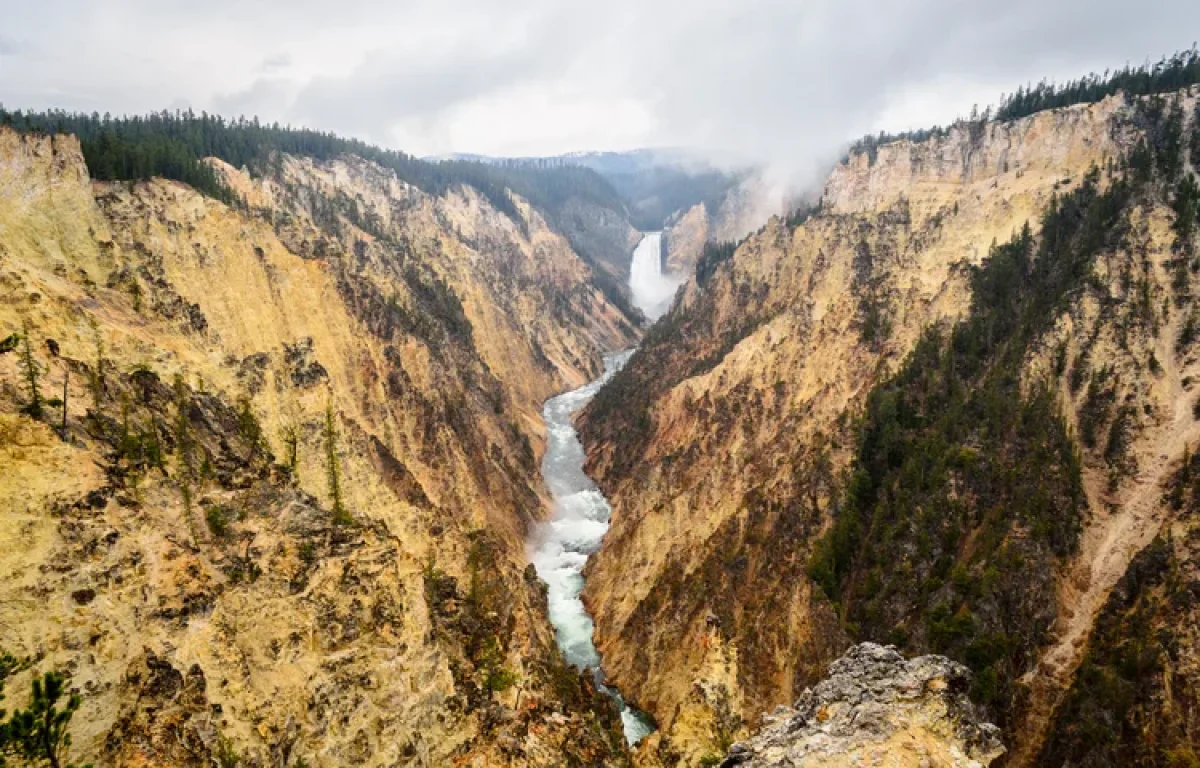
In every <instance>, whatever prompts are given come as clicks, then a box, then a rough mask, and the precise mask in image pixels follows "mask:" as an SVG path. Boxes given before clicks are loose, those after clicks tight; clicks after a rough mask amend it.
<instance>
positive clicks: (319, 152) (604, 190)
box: [0, 106, 624, 223]
mask: <svg viewBox="0 0 1200 768" xmlns="http://www.w3.org/2000/svg"><path fill="white" fill-rule="evenodd" d="M0 125H7V126H10V127H12V128H13V129H15V130H17V131H19V132H21V133H31V134H56V133H68V134H74V135H75V136H76V137H78V138H79V141H80V144H81V145H82V149H83V155H84V159H85V161H86V162H87V166H88V170H89V172H90V173H91V175H92V177H93V178H95V179H100V180H104V181H116V180H135V179H144V178H150V177H153V176H160V177H163V178H167V179H173V180H175V181H181V182H183V183H185V184H188V185H190V186H192V187H194V188H195V189H196V190H197V191H199V192H201V193H203V194H206V195H209V196H210V197H214V198H217V199H219V200H223V201H225V202H228V203H235V202H237V196H236V194H235V193H234V192H233V191H232V190H230V189H229V188H228V187H226V186H225V185H224V184H222V183H221V181H220V178H219V177H218V175H217V174H216V173H214V172H213V170H212V168H211V167H209V166H208V164H207V163H205V162H204V158H207V157H217V158H220V159H221V160H224V161H225V162H227V163H229V164H230V165H232V166H234V167H236V168H246V169H247V170H248V171H250V173H251V174H253V175H256V176H266V175H270V174H272V173H276V172H278V170H279V168H280V163H281V161H282V155H284V154H289V155H295V156H300V157H310V158H312V159H314V160H318V161H327V160H332V159H334V158H336V157H339V156H342V155H348V154H350V155H358V156H359V157H361V158H363V159H365V160H369V161H371V162H374V163H376V164H378V165H380V166H383V167H385V168H388V169H390V170H392V171H395V173H396V175H397V176H398V177H399V178H400V179H402V180H403V181H406V182H408V183H409V184H412V185H413V186H415V187H417V188H418V189H420V190H422V191H423V192H426V193H428V194H431V195H439V196H440V195H444V194H445V193H446V192H447V191H449V190H450V189H452V188H454V187H456V186H458V185H460V184H465V185H467V186H471V187H474V188H475V189H476V190H478V191H479V193H480V194H482V195H483V196H484V197H485V198H486V199H487V200H488V202H490V203H491V204H492V206H493V207H495V208H496V209H497V210H499V211H501V212H502V213H504V214H505V215H507V216H509V217H510V218H512V219H513V220H514V221H516V222H518V223H520V222H521V221H522V218H521V216H520V213H519V211H518V210H517V207H516V205H515V204H514V203H513V201H512V198H511V197H510V196H509V194H508V190H511V191H512V192H514V193H516V194H518V195H520V196H521V197H523V198H525V199H526V200H528V201H529V202H530V203H532V204H533V205H535V206H537V207H540V208H545V209H549V210H558V209H559V208H561V206H562V205H563V204H564V203H565V202H566V201H567V200H568V199H570V198H572V197H576V198H581V199H583V200H586V201H588V202H592V203H595V204H597V205H600V206H603V207H606V208H611V209H614V210H617V211H623V210H624V204H623V203H622V201H621V197H620V195H619V194H618V193H617V191H616V190H615V189H614V188H613V186H612V185H611V184H609V182H608V181H606V180H605V179H604V177H603V176H601V175H600V174H598V173H596V172H595V171H592V170H590V169H588V168H584V167H582V166H578V165H562V166H555V167H540V166H536V165H530V164H513V165H507V166H499V165H492V164H488V163H482V162H478V161H473V160H448V161H444V162H430V161H427V160H422V159H420V158H417V157H414V156H412V155H409V154H407V153H405V152H400V151H397V150H393V149H383V148H380V147H376V146H373V145H370V144H367V143H366V142H363V141H359V140H358V139H347V138H343V137H340V136H336V135H334V134H333V133H329V132H323V131H314V130H311V129H307V128H294V127H292V126H281V125H280V124H279V123H270V124H268V123H263V122H260V121H259V120H258V118H257V117H256V118H253V119H250V120H247V119H246V118H244V117H239V118H236V119H231V120H227V119H225V118H223V117H221V116H219V115H210V114H208V113H206V112H201V113H200V114H196V113H194V112H192V111H191V110H187V111H180V110H176V111H175V112H168V111H166V110H164V111H162V112H155V113H151V114H147V115H134V116H120V117H114V116H112V115H110V114H105V115H103V116H101V115H100V114H99V113H95V112H93V113H92V114H85V113H79V112H67V111H63V110H49V111H45V112H22V111H21V110H15V111H9V110H6V109H4V107H3V106H0Z"/></svg>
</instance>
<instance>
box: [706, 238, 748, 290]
mask: <svg viewBox="0 0 1200 768" xmlns="http://www.w3.org/2000/svg"><path fill="white" fill-rule="evenodd" d="M737 247H738V244H737V243H732V242H720V243H718V242H713V241H711V240H710V241H706V242H705V243H704V249H703V250H702V251H701V252H700V258H699V259H697V260H696V285H699V286H701V287H704V286H706V285H708V281H709V280H711V279H712V276H713V274H715V273H716V271H717V267H719V266H721V265H722V264H724V263H725V262H727V261H729V260H730V259H732V258H733V254H734V253H735V252H736V251H737Z"/></svg>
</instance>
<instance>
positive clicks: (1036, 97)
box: [842, 47, 1200, 164]
mask: <svg viewBox="0 0 1200 768" xmlns="http://www.w3.org/2000/svg"><path fill="white" fill-rule="evenodd" d="M1197 84H1200V50H1198V49H1197V48H1195V47H1193V48H1191V49H1189V50H1186V51H1180V52H1178V53H1175V54H1173V55H1171V56H1164V57H1163V58H1162V59H1160V60H1159V61H1158V62H1157V63H1155V64H1150V63H1146V64H1142V65H1141V66H1138V67H1131V66H1125V67H1123V68H1122V69H1118V70H1115V71H1109V70H1105V71H1104V72H1103V73H1095V72H1093V73H1091V74H1089V75H1086V76H1084V77H1081V78H1078V79H1076V80H1068V81H1067V82H1065V83H1061V84H1056V83H1053V82H1051V81H1049V80H1042V81H1041V82H1039V83H1038V84H1037V85H1024V86H1021V87H1020V88H1018V89H1017V90H1016V92H1015V93H1012V94H1002V95H1001V96H1000V106H999V107H996V108H992V107H988V108H987V109H985V110H984V111H983V112H979V110H978V109H973V110H972V111H971V116H970V117H969V118H967V119H965V120H964V119H959V120H956V121H955V122H954V124H953V125H960V124H963V123H966V124H973V125H981V124H982V123H986V122H988V121H989V120H992V119H995V120H999V121H1001V122H1009V121H1012V120H1018V119H1020V118H1022V117H1028V116H1029V115H1032V114H1035V113H1037V112H1041V111H1043V110H1047V109H1059V108H1062V107H1070V106H1073V105H1075V104H1092V103H1095V102H1097V101H1101V100H1103V99H1105V98H1107V97H1109V96H1112V95H1114V94H1116V93H1118V92H1123V93H1125V94H1126V95H1127V96H1152V95H1156V94H1164V93H1171V92H1174V91H1178V90H1182V89H1183V88H1188V87H1190V86H1193V85H1197ZM949 132H950V129H949V128H946V127H943V126H940V125H938V126H934V127H932V128H922V129H919V130H913V131H901V132H899V133H888V132H886V131H880V132H879V133H878V134H869V135H867V136H863V137H862V138H860V139H857V140H855V141H854V142H852V143H851V144H850V148H849V150H848V151H847V153H846V154H845V155H844V156H843V157H842V162H846V160H848V159H849V158H850V157H851V156H853V155H857V154H861V153H866V154H867V155H868V157H869V159H870V162H871V164H874V163H875V158H876V155H877V153H878V151H879V147H881V146H883V145H885V144H891V143H893V142H897V141H901V140H903V139H907V140H909V141H912V142H914V143H921V142H923V141H927V140H929V139H931V138H937V137H941V136H945V135H947V134H948V133H949Z"/></svg>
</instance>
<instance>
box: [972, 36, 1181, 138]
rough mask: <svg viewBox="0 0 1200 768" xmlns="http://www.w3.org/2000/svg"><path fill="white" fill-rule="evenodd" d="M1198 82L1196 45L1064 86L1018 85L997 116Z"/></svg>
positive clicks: (1015, 115)
mask: <svg viewBox="0 0 1200 768" xmlns="http://www.w3.org/2000/svg"><path fill="white" fill-rule="evenodd" d="M1197 83H1200V51H1197V50H1196V49H1195V48H1192V49H1190V50H1187V51H1181V52H1179V53H1176V54H1175V55H1173V56H1169V57H1164V58H1163V59H1162V60H1161V61H1159V62H1158V63H1157V64H1143V65H1141V66H1139V67H1130V66H1126V67H1124V68H1122V69H1119V70H1117V71H1115V72H1108V71H1106V72H1104V73H1103V74H1095V73H1092V74H1090V75H1088V76H1086V77H1081V78H1079V79H1078V80H1070V81H1068V82H1066V83H1063V84H1062V85H1055V84H1054V83H1050V82H1047V81H1045V80H1043V81H1042V82H1040V83H1038V84H1037V85H1031V86H1024V87H1021V88H1018V89H1017V92H1016V93H1014V94H1013V95H1011V96H1007V97H1004V98H1002V99H1001V101H1000V108H999V109H997V110H996V119H997V120H1016V119H1017V118H1021V117H1025V116H1027V115H1032V114H1033V113H1035V112H1041V111H1042V110H1044V109H1057V108H1059V107H1069V106H1071V105H1072V104H1090V103H1092V102H1096V101H1100V100H1102V99H1104V98H1106V97H1108V96H1112V95H1113V94H1115V93H1117V92H1118V91H1124V92H1125V93H1126V94H1127V95H1129V96H1149V95H1151V94H1157V93H1169V92H1171V91H1178V90H1180V89H1183V88H1187V87H1188V86H1190V85H1196V84H1197Z"/></svg>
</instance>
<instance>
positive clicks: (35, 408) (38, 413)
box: [18, 320, 43, 419]
mask: <svg viewBox="0 0 1200 768" xmlns="http://www.w3.org/2000/svg"><path fill="white" fill-rule="evenodd" d="M29 335H30V334H29V321H28V320H25V321H24V322H23V323H22V327H21V358H20V360H18V365H19V366H20V368H21V374H22V375H23V376H24V377H25V388H26V389H27V390H28V393H27V394H28V396H29V403H28V404H27V405H26V406H25V412H26V413H28V414H29V415H30V416H32V417H33V418H35V419H40V418H42V391H41V388H40V387H39V386H38V381H39V379H41V377H42V373H43V368H42V364H41V363H39V362H38V361H37V358H36V357H34V356H33V343H32V342H31V341H30V339H29Z"/></svg>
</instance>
